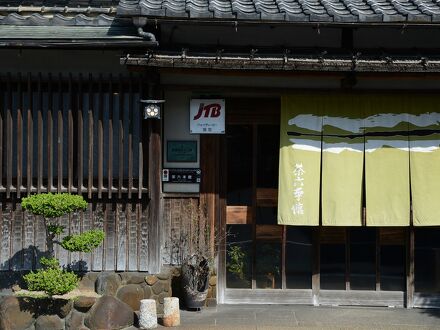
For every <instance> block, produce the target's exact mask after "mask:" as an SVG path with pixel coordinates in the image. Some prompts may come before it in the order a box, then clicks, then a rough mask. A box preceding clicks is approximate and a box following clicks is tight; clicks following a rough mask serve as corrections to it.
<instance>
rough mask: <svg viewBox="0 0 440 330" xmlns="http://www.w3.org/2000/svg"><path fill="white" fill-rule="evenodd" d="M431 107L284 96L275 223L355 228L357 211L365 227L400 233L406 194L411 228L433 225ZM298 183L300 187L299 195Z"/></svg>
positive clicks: (433, 102) (351, 97)
mask: <svg viewBox="0 0 440 330" xmlns="http://www.w3.org/2000/svg"><path fill="white" fill-rule="evenodd" d="M439 104H440V102H439V100H438V96H435V95H409V94H407V95H386V94H377V95H376V94H362V95H361V94H325V95H324V94H318V95H316V94H302V95H289V96H284V97H283V98H282V115H281V132H280V133H281V137H280V142H281V146H280V181H279V183H280V185H279V205H278V211H279V212H278V221H279V223H280V224H291V225H317V224H319V222H320V221H321V222H322V224H323V225H328V226H359V225H362V212H363V207H365V211H366V223H365V225H367V226H407V225H409V224H410V195H411V196H412V207H413V215H414V216H413V223H414V225H416V226H427V225H440V208H439V207H438V206H437V205H438V201H439V200H440V125H439V123H440V114H439V112H440V106H439ZM298 167H300V168H301V170H304V173H303V174H302V175H303V176H304V178H303V177H299V179H298V177H297V175H296V174H295V173H298ZM306 173H307V174H306ZM306 175H307V177H306ZM298 180H299V182H302V181H301V180H307V186H305V185H306V182H304V183H303V184H304V186H301V187H303V189H302V190H301V189H300V190H299V191H298V190H296V188H297V186H298ZM295 182H296V183H295ZM306 188H307V189H306ZM299 198H300V200H299ZM298 200H299V202H300V204H301V205H302V206H301V205H298V203H299V202H298ZM295 205H296V206H295ZM301 207H303V209H302V210H303V211H304V214H297V213H298V212H297V211H298V210H301Z"/></svg>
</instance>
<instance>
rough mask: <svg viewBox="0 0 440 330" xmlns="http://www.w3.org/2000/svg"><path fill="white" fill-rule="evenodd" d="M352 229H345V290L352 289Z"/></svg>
mask: <svg viewBox="0 0 440 330" xmlns="http://www.w3.org/2000/svg"><path fill="white" fill-rule="evenodd" d="M350 247H351V244H350V230H349V229H347V228H346V229H345V290H350V273H351V271H350V252H351V251H350Z"/></svg>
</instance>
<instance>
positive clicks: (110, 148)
mask: <svg viewBox="0 0 440 330" xmlns="http://www.w3.org/2000/svg"><path fill="white" fill-rule="evenodd" d="M108 83H109V85H108V112H109V113H108V167H107V179H108V182H107V187H108V198H109V199H111V198H112V190H113V77H112V75H111V74H110V76H109V78H108Z"/></svg>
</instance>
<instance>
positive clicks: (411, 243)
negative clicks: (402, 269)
mask: <svg viewBox="0 0 440 330" xmlns="http://www.w3.org/2000/svg"><path fill="white" fill-rule="evenodd" d="M411 219H412V216H411ZM406 241H407V247H406V308H413V307H414V249H415V238H414V227H413V226H412V225H411V226H410V227H409V228H408V229H407V239H406Z"/></svg>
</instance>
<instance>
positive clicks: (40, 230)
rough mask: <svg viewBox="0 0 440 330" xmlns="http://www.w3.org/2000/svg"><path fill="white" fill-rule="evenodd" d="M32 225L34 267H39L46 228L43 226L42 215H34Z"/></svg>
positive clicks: (44, 243)
mask: <svg viewBox="0 0 440 330" xmlns="http://www.w3.org/2000/svg"><path fill="white" fill-rule="evenodd" d="M33 221H34V227H35V234H34V235H35V238H34V240H35V249H36V251H35V252H36V254H35V255H34V258H35V261H34V265H35V267H36V268H39V267H41V265H40V257H41V256H42V254H43V252H44V251H46V230H45V226H44V221H45V220H44V219H43V217H34V218H33Z"/></svg>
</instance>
